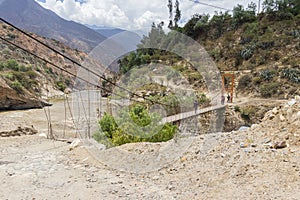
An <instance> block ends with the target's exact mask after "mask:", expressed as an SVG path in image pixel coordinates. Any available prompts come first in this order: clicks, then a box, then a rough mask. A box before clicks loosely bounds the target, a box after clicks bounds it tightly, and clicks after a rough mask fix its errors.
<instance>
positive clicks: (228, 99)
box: [227, 94, 231, 103]
mask: <svg viewBox="0 0 300 200" xmlns="http://www.w3.org/2000/svg"><path fill="white" fill-rule="evenodd" d="M230 102H231V101H230V95H229V94H228V96H227V103H230Z"/></svg>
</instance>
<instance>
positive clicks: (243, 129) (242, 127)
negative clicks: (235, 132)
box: [239, 126, 249, 131]
mask: <svg viewBox="0 0 300 200" xmlns="http://www.w3.org/2000/svg"><path fill="white" fill-rule="evenodd" d="M248 129H249V127H248V126H241V127H240V128H239V131H246V130H248Z"/></svg>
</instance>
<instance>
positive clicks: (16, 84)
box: [9, 81, 24, 94]
mask: <svg viewBox="0 0 300 200" xmlns="http://www.w3.org/2000/svg"><path fill="white" fill-rule="evenodd" d="M9 86H10V87H11V88H12V89H14V90H15V91H16V92H17V93H18V94H23V93H24V90H23V86H22V84H21V83H20V82H19V81H14V82H11V83H10V84H9Z"/></svg>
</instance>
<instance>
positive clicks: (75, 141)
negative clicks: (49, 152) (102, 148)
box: [69, 139, 82, 151]
mask: <svg viewBox="0 0 300 200" xmlns="http://www.w3.org/2000/svg"><path fill="white" fill-rule="evenodd" d="M81 144H82V142H81V140H80V139H75V140H74V141H73V142H72V143H71V144H70V147H69V149H70V151H72V150H73V149H75V148H76V147H79V146H80V145H81Z"/></svg>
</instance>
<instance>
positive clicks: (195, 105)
mask: <svg viewBox="0 0 300 200" xmlns="http://www.w3.org/2000/svg"><path fill="white" fill-rule="evenodd" d="M194 109H195V113H196V112H197V110H198V101H197V100H196V99H195V101H194Z"/></svg>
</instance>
